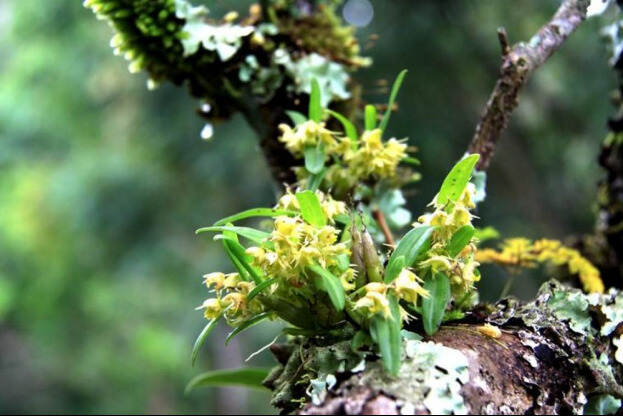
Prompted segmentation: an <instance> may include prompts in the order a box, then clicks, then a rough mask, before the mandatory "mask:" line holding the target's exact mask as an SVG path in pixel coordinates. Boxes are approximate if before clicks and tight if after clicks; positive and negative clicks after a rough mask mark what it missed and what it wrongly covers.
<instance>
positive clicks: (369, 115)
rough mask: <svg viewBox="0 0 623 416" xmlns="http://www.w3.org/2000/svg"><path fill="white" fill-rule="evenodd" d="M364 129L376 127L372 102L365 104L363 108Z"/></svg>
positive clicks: (374, 109) (374, 108)
mask: <svg viewBox="0 0 623 416" xmlns="http://www.w3.org/2000/svg"><path fill="white" fill-rule="evenodd" d="M365 123H366V130H368V131H370V130H374V129H375V128H376V107H375V106H373V105H372V104H368V105H366V109H365Z"/></svg>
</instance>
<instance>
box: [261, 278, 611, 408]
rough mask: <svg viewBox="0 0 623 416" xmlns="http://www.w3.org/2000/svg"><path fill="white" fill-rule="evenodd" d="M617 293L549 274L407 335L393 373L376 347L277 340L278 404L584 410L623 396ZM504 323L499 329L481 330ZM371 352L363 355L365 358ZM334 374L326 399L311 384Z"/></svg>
mask: <svg viewBox="0 0 623 416" xmlns="http://www.w3.org/2000/svg"><path fill="white" fill-rule="evenodd" d="M620 296H621V295H619V294H618V292H616V291H614V290H612V291H611V292H609V293H608V294H605V295H597V294H593V295H586V294H584V293H582V292H580V291H579V290H577V289H572V288H568V287H565V286H563V285H561V284H560V283H558V282H555V281H551V282H548V283H546V284H544V285H543V286H542V288H541V289H540V291H539V293H538V294H537V296H536V298H535V300H534V301H532V302H529V303H522V302H519V301H517V300H515V299H512V298H509V299H504V300H502V301H500V302H498V303H496V304H495V305H492V306H489V307H486V306H480V307H478V308H476V309H474V310H473V311H472V312H471V313H469V314H467V316H466V317H465V318H464V319H463V320H461V321H456V322H453V323H452V324H447V325H445V326H443V327H442V328H441V330H440V331H439V332H438V333H437V334H435V335H434V336H433V337H431V338H428V339H424V340H421V341H420V340H415V339H411V340H407V341H405V343H404V348H403V366H402V369H401V371H400V373H399V374H398V376H397V377H395V378H394V377H391V376H389V375H388V374H387V373H386V372H385V371H383V369H382V365H381V363H380V361H379V360H378V356H377V354H376V353H375V352H374V351H372V350H364V351H363V352H361V351H360V352H357V353H355V352H353V351H352V350H351V349H350V344H349V343H348V342H345V341H342V342H340V343H337V344H330V343H329V344H326V343H325V344H324V345H323V344H322V340H320V339H317V340H314V339H307V340H305V341H302V340H301V339H295V340H293V341H291V342H290V343H289V344H286V345H285V346H279V347H277V348H275V349H274V351H275V352H276V356H278V358H279V361H280V362H281V365H280V366H279V367H278V368H277V369H275V371H274V373H273V375H272V376H271V377H269V379H268V380H267V381H266V385H267V386H268V387H270V388H271V389H273V391H274V392H275V393H274V396H273V404H274V405H275V406H276V407H278V408H279V409H281V410H283V411H285V412H293V411H297V412H299V413H302V414H335V413H342V414H364V413H370V412H372V413H374V412H382V413H385V414H388V413H390V414H392V413H393V414H399V413H401V414H425V413H431V414H451V413H454V414H463V413H469V414H530V413H536V414H559V413H574V414H581V413H582V412H583V410H584V407H585V406H587V403H588V404H589V405H590V406H592V407H591V408H593V407H594V406H595V405H600V404H601V405H604V406H605V405H606V404H609V405H611V404H612V403H619V400H620V399H621V398H622V397H623V385H622V383H623V367H622V366H621V363H620V362H618V361H617V359H616V358H617V357H616V356H617V354H616V353H617V345H615V344H616V343H618V342H617V341H618V340H619V339H620V338H619V337H620V335H619V333H618V332H617V328H620V324H621V322H622V321H623V302H622V301H621V297H620ZM484 323H489V324H491V325H495V326H496V327H498V328H500V330H501V336H500V337H499V338H496V337H491V336H487V335H485V334H483V333H482V332H481V331H479V328H480V326H481V325H482V324H484ZM362 359H363V360H365V364H362V363H361V362H360V361H361V360H362ZM327 374H331V375H332V377H333V378H334V385H333V387H332V388H328V390H327V392H326V394H325V395H324V396H323V400H322V402H321V403H319V402H318V401H316V403H314V402H312V401H311V394H312V393H311V390H308V387H309V386H310V384H311V381H312V380H315V379H317V378H318V376H319V375H324V376H325V378H326V375H327Z"/></svg>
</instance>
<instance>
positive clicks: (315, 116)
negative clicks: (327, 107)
mask: <svg viewBox="0 0 623 416" xmlns="http://www.w3.org/2000/svg"><path fill="white" fill-rule="evenodd" d="M321 94H322V93H321V91H320V84H318V80H317V79H315V78H314V79H313V80H312V85H311V94H310V96H309V119H310V120H313V121H315V122H316V123H320V121H321V120H322V95H321Z"/></svg>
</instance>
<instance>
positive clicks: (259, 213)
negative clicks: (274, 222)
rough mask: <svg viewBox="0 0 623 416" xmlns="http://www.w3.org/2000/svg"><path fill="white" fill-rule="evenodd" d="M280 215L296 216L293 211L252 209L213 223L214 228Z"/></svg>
mask: <svg viewBox="0 0 623 416" xmlns="http://www.w3.org/2000/svg"><path fill="white" fill-rule="evenodd" d="M280 215H287V216H294V215H297V213H296V212H294V211H288V210H285V209H274V208H253V209H248V210H246V211H242V212H239V213H238V214H234V215H231V216H229V217H225V218H223V219H221V220H218V221H217V222H215V223H214V225H215V226H219V225H226V224H227V223H233V222H236V221H240V220H244V219H246V218H252V217H271V218H272V217H278V216H280Z"/></svg>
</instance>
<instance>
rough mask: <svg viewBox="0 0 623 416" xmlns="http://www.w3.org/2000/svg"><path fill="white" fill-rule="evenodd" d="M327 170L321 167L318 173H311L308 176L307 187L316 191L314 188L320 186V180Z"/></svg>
mask: <svg viewBox="0 0 623 416" xmlns="http://www.w3.org/2000/svg"><path fill="white" fill-rule="evenodd" d="M327 172H328V169H322V170H321V171H320V172H319V173H317V174H315V175H311V176H310V177H309V182H308V184H307V189H308V190H310V191H312V192H316V190H317V189H318V188H319V187H320V184H321V183H322V180H323V179H324V175H326V174H327Z"/></svg>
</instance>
